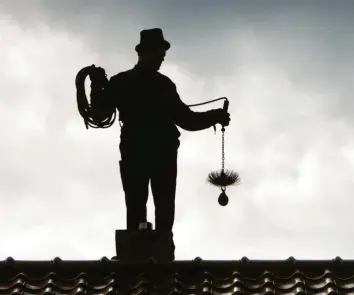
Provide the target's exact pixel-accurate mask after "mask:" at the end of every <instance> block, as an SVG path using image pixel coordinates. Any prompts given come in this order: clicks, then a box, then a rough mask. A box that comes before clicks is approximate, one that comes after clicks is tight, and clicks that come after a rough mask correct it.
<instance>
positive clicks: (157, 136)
mask: <svg viewBox="0 0 354 295" xmlns="http://www.w3.org/2000/svg"><path fill="white" fill-rule="evenodd" d="M169 48H170V43H169V42H168V41H166V40H165V39H164V37H163V33H162V30H161V29H157V28H155V29H150V30H143V31H141V33H140V44H138V45H137V46H136V47H135V50H136V52H137V54H138V57H139V60H138V62H137V64H136V65H135V66H134V67H133V68H132V69H130V70H127V71H124V72H120V73H118V74H117V75H115V76H112V77H111V78H110V80H109V82H108V85H107V87H105V90H104V93H101V94H100V95H96V96H95V95H92V93H95V92H97V91H98V92H99V89H97V87H95V81H94V80H93V81H92V84H91V110H92V115H93V116H95V118H97V119H98V120H102V119H104V118H107V117H109V116H112V113H113V112H114V110H115V108H117V109H118V111H119V120H120V121H122V123H123V125H122V128H121V142H120V145H119V148H120V152H121V161H120V162H119V164H120V170H121V178H122V186H123V190H124V192H125V203H126V207H127V229H128V230H135V229H138V226H139V223H140V222H146V217H147V212H146V204H147V200H148V185H149V181H151V191H152V194H153V198H154V204H155V228H156V230H169V231H172V227H173V223H174V217H175V192H176V178H177V151H178V147H179V145H180V141H179V136H180V132H179V131H178V129H177V127H176V125H178V126H179V127H181V128H183V129H185V130H188V131H198V130H203V129H206V128H209V127H211V126H213V125H215V124H217V123H219V124H221V125H224V126H228V125H229V122H230V115H229V114H228V113H227V112H225V111H224V110H223V109H221V108H220V109H214V110H210V111H207V112H193V111H191V110H190V109H189V107H188V106H187V105H185V104H184V103H183V102H182V101H181V99H180V97H179V95H178V93H177V90H176V85H175V84H174V83H173V82H172V81H171V80H170V79H169V78H168V77H167V76H165V75H163V74H161V73H159V69H160V66H161V64H162V62H163V61H164V58H165V55H166V51H167V50H168V49H169ZM175 124H176V125H175Z"/></svg>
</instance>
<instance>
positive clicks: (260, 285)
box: [0, 257, 354, 295]
mask: <svg viewBox="0 0 354 295" xmlns="http://www.w3.org/2000/svg"><path fill="white" fill-rule="evenodd" d="M0 294H7V295H8V294H21V295H30V294H75V295H78V294H92V295H93V294H97V295H98V294H100V295H103V294H262V295H263V294H267V295H270V294H289V295H292V294H354V260H342V259H341V258H340V257H336V258H335V259H332V260H296V259H294V258H293V257H289V258H288V259H286V260H250V259H248V258H247V257H243V258H242V259H240V260H229V261H222V260H213V261H210V260H209V261H204V260H202V259H201V258H199V257H197V258H195V259H194V260H191V261H176V260H175V261H172V262H164V263H163V262H156V260H153V259H149V260H146V261H144V262H121V261H117V260H114V259H108V258H107V257H102V258H101V259H100V260H89V261H80V260H79V261H63V260H61V259H60V258H55V259H53V260H51V261H20V260H14V259H13V258H11V257H9V258H7V259H6V260H3V261H0Z"/></svg>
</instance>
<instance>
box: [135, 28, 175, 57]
mask: <svg viewBox="0 0 354 295" xmlns="http://www.w3.org/2000/svg"><path fill="white" fill-rule="evenodd" d="M160 46H162V47H164V48H165V50H168V49H169V48H170V47H171V44H170V43H169V42H167V41H166V40H165V39H164V37H163V33H162V30H161V29H158V28H155V29H149V30H142V31H141V32H140V43H139V44H138V45H136V46H135V51H136V52H139V51H140V49H141V48H142V47H146V48H154V47H160Z"/></svg>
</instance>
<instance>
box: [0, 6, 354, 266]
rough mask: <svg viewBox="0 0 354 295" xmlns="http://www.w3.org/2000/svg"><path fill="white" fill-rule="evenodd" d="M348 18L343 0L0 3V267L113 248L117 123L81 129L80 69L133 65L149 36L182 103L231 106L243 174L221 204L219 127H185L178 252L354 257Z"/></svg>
mask: <svg viewBox="0 0 354 295" xmlns="http://www.w3.org/2000/svg"><path fill="white" fill-rule="evenodd" d="M353 14H354V2H353V1H349V0H348V1H344V0H343V1H339V0H337V1H271V0H269V1H264V0H261V1H216V0H215V1H188V2H187V1H185V2H184V1H174V2H172V1H162V0H161V1H154V0H149V1H108V0H107V1H102V2H101V1H100V2H99V1H88V0H85V1H84V0H80V1H79V0H77V1H69V0H68V1H67V0H65V1H64V0H61V1H54V0H53V1H49V0H48V1H35V0H32V1H15V0H8V1H6V0H2V1H1V4H0V42H1V47H0V64H1V67H0V122H1V124H0V128H1V129H0V130H1V137H2V140H1V141H0V149H1V156H0V157H1V165H0V176H1V177H0V183H1V185H0V196H1V199H0V200H1V203H0V206H1V215H0V233H1V238H0V259H5V258H6V257H8V256H12V257H14V258H15V259H20V260H47V259H53V258H54V257H56V256H60V257H61V258H62V259H70V260H83V259H98V258H100V257H102V256H107V257H108V258H111V257H112V256H114V255H115V242H114V240H115V237H114V234H115V230H116V229H124V228H125V227H126V211H125V202H124V194H123V190H122V186H121V180H120V174H119V166H118V161H119V160H120V153H119V148H118V145H119V136H120V128H119V124H118V123H117V122H116V124H115V125H114V126H113V127H111V128H109V129H103V130H102V129H101V130H97V129H89V130H86V128H85V126H84V122H83V119H82V118H81V117H80V115H79V113H78V111H77V104H76V88H75V76H76V74H77V72H78V71H79V70H80V69H81V68H82V67H84V66H88V65H91V64H95V65H97V66H101V67H103V68H104V69H105V70H106V72H107V74H108V76H112V75H114V74H116V73H118V72H120V71H125V70H127V69H130V68H131V67H133V66H134V65H135V63H136V61H137V56H136V53H135V51H134V47H135V45H136V44H137V43H138V42H139V34H140V31H141V30H142V29H146V28H154V27H160V28H162V29H163V31H164V35H165V38H166V39H167V40H169V41H170V42H171V45H172V47H171V49H170V50H169V51H168V55H167V57H166V60H165V63H164V64H163V66H162V67H161V72H162V73H163V74H166V75H167V76H169V77H170V78H171V79H172V80H173V81H174V82H175V83H176V85H177V89H178V92H179V93H180V95H181V98H182V100H183V101H184V102H185V103H186V104H194V103H199V102H203V101H206V100H211V99H215V98H217V97H221V96H226V97H228V98H229V100H230V107H229V111H230V114H231V120H232V121H231V124H230V126H229V127H227V129H226V132H225V153H226V168H227V169H232V170H235V171H237V172H239V173H240V175H241V177H242V182H241V184H240V185H239V186H235V187H230V188H228V189H227V194H228V195H229V198H230V201H229V204H228V205H227V206H226V207H221V206H220V205H219V204H218V202H217V199H218V196H219V194H220V190H219V189H217V188H215V187H212V186H210V185H208V184H207V183H206V181H205V179H206V176H207V175H208V173H209V172H210V171H213V170H217V169H220V168H221V132H220V125H218V131H217V133H216V135H215V134H214V131H213V129H212V128H210V129H207V130H203V131H199V132H188V131H184V130H182V129H180V130H181V133H182V135H181V146H180V149H179V156H178V157H179V158H178V164H179V166H178V180H177V196H176V219H175V225H174V236H175V244H176V253H175V254H176V259H177V260H190V259H193V258H195V257H196V256H200V257H201V258H203V259H213V260H218V259H228V260H230V259H240V258H242V257H243V256H247V257H248V258H250V259H286V258H288V257H289V256H294V257H295V258H296V259H332V258H334V257H335V256H341V257H342V258H345V259H352V258H354V228H353V226H352V225H353V223H354V217H353V213H352V212H353V207H354V199H353V191H354V117H353V115H352V114H353V113H354V100H353V99H352V95H353V93H354V58H353V57H354V18H353V17H352V15H353ZM219 107H222V101H219V102H216V103H213V104H208V105H205V106H201V107H195V108H193V110H195V111H203V110H208V109H212V108H219ZM149 193H150V196H149V201H148V220H149V221H152V222H153V223H154V205H153V200H152V195H151V190H150V189H149ZM187 204H188V205H187Z"/></svg>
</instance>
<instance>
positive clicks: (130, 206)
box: [119, 144, 149, 230]
mask: <svg viewBox="0 0 354 295" xmlns="http://www.w3.org/2000/svg"><path fill="white" fill-rule="evenodd" d="M120 147H121V148H120V149H121V158H122V160H121V161H120V162H119V165H120V173H121V179H122V186H123V190H124V192H125V204H126V207H127V229H128V230H136V229H138V226H139V223H140V222H146V217H147V216H146V215H147V212H146V204H147V201H148V194H149V174H148V165H149V164H148V163H147V161H146V160H144V156H143V155H141V154H139V153H136V152H134V149H133V148H132V147H128V146H125V145H124V144H121V146H120Z"/></svg>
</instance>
